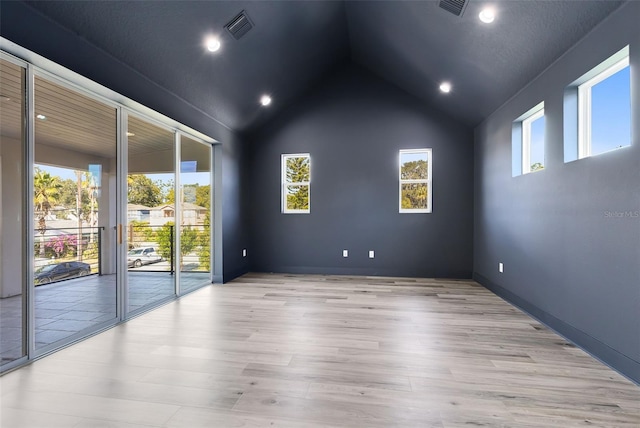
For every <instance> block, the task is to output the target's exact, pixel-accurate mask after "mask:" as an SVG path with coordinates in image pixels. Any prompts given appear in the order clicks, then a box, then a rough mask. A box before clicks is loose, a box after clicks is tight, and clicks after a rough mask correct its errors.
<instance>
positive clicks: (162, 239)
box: [157, 221, 199, 269]
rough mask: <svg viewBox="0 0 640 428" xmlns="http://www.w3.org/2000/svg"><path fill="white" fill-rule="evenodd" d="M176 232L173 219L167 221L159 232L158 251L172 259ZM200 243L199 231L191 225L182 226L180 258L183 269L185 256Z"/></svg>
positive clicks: (167, 258) (164, 256) (166, 257)
mask: <svg viewBox="0 0 640 428" xmlns="http://www.w3.org/2000/svg"><path fill="white" fill-rule="evenodd" d="M174 234H175V227H174V223H173V222H172V221H169V222H167V223H166V224H165V225H163V226H162V227H161V228H160V229H159V230H158V232H157V238H158V253H160V255H161V256H162V257H163V258H164V259H166V260H169V259H171V249H172V248H173V242H172V239H173V237H174ZM198 243H199V235H198V231H197V230H196V229H194V228H192V227H191V226H182V234H181V235H180V260H181V265H180V269H182V261H183V260H184V256H185V255H187V254H189V253H191V252H192V251H193V249H194V248H195V247H196V245H198Z"/></svg>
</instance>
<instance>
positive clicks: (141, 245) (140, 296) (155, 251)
mask: <svg viewBox="0 0 640 428" xmlns="http://www.w3.org/2000/svg"><path fill="white" fill-rule="evenodd" d="M127 140H128V149H127V150H128V176H127V195H128V196H127V198H128V199H127V225H126V237H127V242H128V246H129V251H128V253H127V264H128V272H127V283H128V290H129V295H128V306H129V307H128V312H130V313H131V312H136V311H140V310H142V309H143V308H145V307H148V306H150V305H153V304H157V303H158V302H161V301H163V300H166V299H167V298H170V297H173V296H175V277H176V275H175V266H176V262H177V260H176V257H175V256H176V251H175V248H174V247H175V234H176V226H175V166H174V165H175V149H174V147H175V134H174V133H173V132H172V131H169V130H167V129H165V128H162V127H160V126H157V125H155V124H152V123H150V122H147V121H145V120H142V119H139V118H137V117H135V116H129V117H128V129H127Z"/></svg>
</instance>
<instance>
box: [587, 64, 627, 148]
mask: <svg viewBox="0 0 640 428" xmlns="http://www.w3.org/2000/svg"><path fill="white" fill-rule="evenodd" d="M630 69H631V67H625V68H624V69H622V70H620V71H619V72H617V73H616V74H614V75H613V76H611V77H609V78H608V79H606V80H603V81H602V82H600V83H598V84H597V85H595V86H594V87H593V88H591V104H592V107H591V154H592V155H596V154H598V153H603V152H607V151H609V150H613V149H615V148H617V147H619V146H622V147H625V146H628V145H630V144H631V91H630V90H629V87H630V81H631V75H630V72H631V70H630Z"/></svg>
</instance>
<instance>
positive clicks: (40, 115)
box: [36, 114, 47, 120]
mask: <svg viewBox="0 0 640 428" xmlns="http://www.w3.org/2000/svg"><path fill="white" fill-rule="evenodd" d="M36 118H37V119H40V120H47V116H45V115H44V114H39V115H37V116H36Z"/></svg>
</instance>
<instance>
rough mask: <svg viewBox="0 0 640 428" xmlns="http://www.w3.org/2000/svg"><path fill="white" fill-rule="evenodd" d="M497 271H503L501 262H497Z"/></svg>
mask: <svg viewBox="0 0 640 428" xmlns="http://www.w3.org/2000/svg"><path fill="white" fill-rule="evenodd" d="M498 272H500V273H502V272H504V265H503V264H502V263H498Z"/></svg>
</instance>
